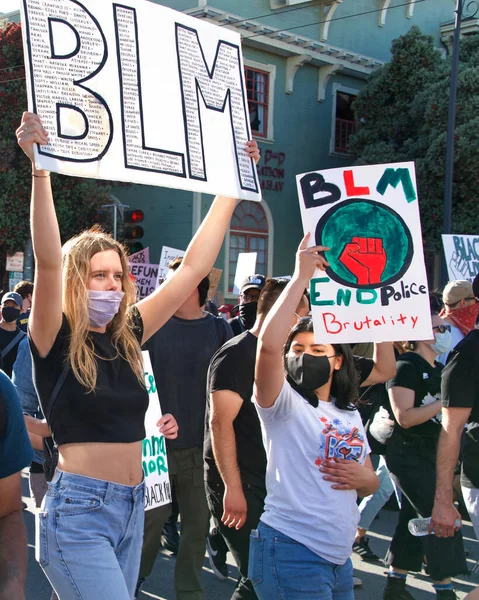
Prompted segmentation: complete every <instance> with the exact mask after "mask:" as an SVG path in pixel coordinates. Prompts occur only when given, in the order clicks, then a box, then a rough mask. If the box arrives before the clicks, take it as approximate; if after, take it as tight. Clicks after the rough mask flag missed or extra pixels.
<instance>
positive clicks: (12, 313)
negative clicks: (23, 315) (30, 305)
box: [2, 306, 20, 323]
mask: <svg viewBox="0 0 479 600" xmlns="http://www.w3.org/2000/svg"><path fill="white" fill-rule="evenodd" d="M19 316H20V309H19V308H15V307H14V306H3V307H2V319H3V320H4V321H6V322H7V323H13V321H16V320H17V319H18V317H19Z"/></svg>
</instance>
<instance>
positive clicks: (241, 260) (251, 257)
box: [233, 252, 257, 294]
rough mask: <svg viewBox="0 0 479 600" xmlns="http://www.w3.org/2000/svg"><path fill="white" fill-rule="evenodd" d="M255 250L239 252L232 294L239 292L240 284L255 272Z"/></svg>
mask: <svg viewBox="0 0 479 600" xmlns="http://www.w3.org/2000/svg"><path fill="white" fill-rule="evenodd" d="M256 257H257V252H240V253H239V254H238V262H237V263H236V273H235V279H234V285H233V294H239V293H240V288H241V284H242V283H243V281H244V280H245V279H246V278H247V277H249V276H250V275H254V274H255V269H256Z"/></svg>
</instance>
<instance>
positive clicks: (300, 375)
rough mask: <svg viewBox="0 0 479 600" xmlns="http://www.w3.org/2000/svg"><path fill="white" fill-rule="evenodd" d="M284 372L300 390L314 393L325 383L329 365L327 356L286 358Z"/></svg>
mask: <svg viewBox="0 0 479 600" xmlns="http://www.w3.org/2000/svg"><path fill="white" fill-rule="evenodd" d="M286 371H287V372H288V375H289V376H290V377H291V379H292V380H293V381H294V383H295V384H296V385H297V386H298V387H299V388H300V389H301V390H304V391H305V392H314V390H317V389H318V388H320V387H321V386H323V385H324V384H325V383H327V381H328V379H329V375H330V374H331V364H330V362H329V359H328V357H327V356H313V355H311V354H301V356H288V359H287V364H286Z"/></svg>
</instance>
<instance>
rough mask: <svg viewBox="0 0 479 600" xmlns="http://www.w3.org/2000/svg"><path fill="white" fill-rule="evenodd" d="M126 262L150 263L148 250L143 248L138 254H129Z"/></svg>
mask: <svg viewBox="0 0 479 600" xmlns="http://www.w3.org/2000/svg"><path fill="white" fill-rule="evenodd" d="M128 262H129V263H130V264H138V263H139V264H142V265H146V264H148V263H149V262H150V249H149V248H143V250H140V251H139V252H135V253H134V254H130V256H129V257H128Z"/></svg>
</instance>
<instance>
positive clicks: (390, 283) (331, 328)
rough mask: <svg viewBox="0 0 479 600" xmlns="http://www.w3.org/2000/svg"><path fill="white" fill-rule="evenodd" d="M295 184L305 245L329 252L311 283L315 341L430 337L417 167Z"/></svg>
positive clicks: (338, 174)
mask: <svg viewBox="0 0 479 600" xmlns="http://www.w3.org/2000/svg"><path fill="white" fill-rule="evenodd" d="M296 179H297V185H298V192H299V199H300V208H301V217H302V220H303V228H304V232H305V233H307V232H309V233H310V234H311V237H310V240H309V245H310V246H314V245H320V246H327V247H329V248H330V250H329V251H328V252H326V255H325V256H326V259H327V260H328V262H329V263H330V265H331V266H330V267H328V268H327V270H326V272H324V271H319V270H318V271H317V272H316V274H315V277H314V278H313V279H312V280H311V305H312V314H313V320H314V332H315V338H316V341H317V342H318V343H319V342H323V343H349V342H372V341H375V342H385V341H395V340H430V339H433V337H434V336H433V333H432V326H431V316H430V310H429V292H428V286H427V278H426V268H425V265H424V255H423V246H422V236H421V224H420V219H419V206H418V197H417V188H416V177H415V171H414V163H412V162H408V163H395V164H384V165H368V166H361V167H347V168H339V169H330V170H326V171H316V172H312V173H305V174H303V175H298V176H297V178H296Z"/></svg>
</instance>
